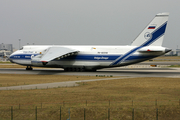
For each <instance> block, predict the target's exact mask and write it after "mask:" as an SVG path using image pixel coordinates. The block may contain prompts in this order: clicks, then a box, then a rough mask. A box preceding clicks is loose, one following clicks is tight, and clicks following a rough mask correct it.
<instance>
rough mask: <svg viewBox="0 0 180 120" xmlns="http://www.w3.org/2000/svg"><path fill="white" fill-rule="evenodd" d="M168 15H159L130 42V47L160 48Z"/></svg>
mask: <svg viewBox="0 0 180 120" xmlns="http://www.w3.org/2000/svg"><path fill="white" fill-rule="evenodd" d="M168 17H169V13H159V14H157V15H156V16H155V18H154V19H153V20H152V21H151V22H150V24H149V25H148V26H147V27H146V28H145V29H144V30H143V31H142V32H141V33H140V34H139V36H138V37H137V38H136V39H135V40H134V41H133V42H132V44H131V46H162V42H163V38H164V34H165V30H166V26H167V21H168Z"/></svg>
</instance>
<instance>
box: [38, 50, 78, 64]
mask: <svg viewBox="0 0 180 120" xmlns="http://www.w3.org/2000/svg"><path fill="white" fill-rule="evenodd" d="M77 52H79V51H78V50H74V49H70V48H66V47H49V48H48V49H47V50H46V52H45V53H44V54H43V55H42V57H41V59H40V61H41V62H49V61H51V60H53V59H55V58H62V57H66V56H70V55H73V54H74V53H77Z"/></svg>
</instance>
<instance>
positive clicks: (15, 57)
mask: <svg viewBox="0 0 180 120" xmlns="http://www.w3.org/2000/svg"><path fill="white" fill-rule="evenodd" d="M52 46H55V47H66V48H70V49H76V50H78V51H79V52H78V53H77V54H74V55H71V56H66V57H64V58H61V59H53V60H52V61H49V62H48V63H47V64H43V63H42V62H41V61H39V63H38V64H33V58H34V57H35V56H37V55H43V54H44V52H45V50H47V49H48V48H49V47H52ZM56 52H58V51H56ZM166 52H167V50H166V48H164V47H161V46H147V47H137V46H94V45H91V46H75V45H73V46H70V45H69V46H58V45H33V46H24V47H23V49H20V50H17V51H16V52H14V53H13V54H11V56H10V57H9V59H10V61H11V62H13V63H17V64H20V65H25V66H39V67H59V68H68V67H69V68H82V67H83V68H85V69H89V70H91V69H100V68H105V67H116V66H125V65H130V64H134V63H138V62H142V61H145V60H148V59H152V58H154V57H157V56H160V55H163V54H165V53H166Z"/></svg>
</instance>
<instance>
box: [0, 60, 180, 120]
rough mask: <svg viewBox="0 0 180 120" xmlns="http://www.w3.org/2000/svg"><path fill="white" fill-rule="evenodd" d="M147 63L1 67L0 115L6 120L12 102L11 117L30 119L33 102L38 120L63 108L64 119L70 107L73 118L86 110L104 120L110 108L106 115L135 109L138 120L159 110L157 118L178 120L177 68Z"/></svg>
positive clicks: (148, 119) (179, 85)
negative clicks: (74, 68)
mask: <svg viewBox="0 0 180 120" xmlns="http://www.w3.org/2000/svg"><path fill="white" fill-rule="evenodd" d="M151 62H152V61H151ZM156 62H159V61H156ZM166 62H168V63H169V61H165V63H166ZM173 62H174V61H173ZM175 62H178V60H176V61H175ZM161 63H162V62H161ZM171 63H172V62H171ZM150 64H151V63H150ZM163 64H164V63H163ZM153 65H154V63H153ZM177 65H178V64H177ZM2 66H4V67H2ZM7 66H8V67H7ZM12 66H13V67H12ZM147 66H148V64H145V65H140V66H139V65H135V66H131V67H124V68H109V69H101V70H98V71H97V72H64V71H63V69H47V68H34V70H32V71H26V70H25V67H22V66H17V65H14V64H11V65H9V64H4V65H0V89H1V90H0V96H1V99H0V103H1V104H0V119H2V120H6V119H10V118H11V116H10V109H9V108H10V106H13V109H14V110H15V111H14V116H15V118H14V119H22V118H23V119H28V120H30V119H32V120H34V118H35V116H36V115H35V112H34V111H35V109H34V108H35V106H37V107H38V115H37V117H38V120H44V119H54V120H55V119H59V112H60V111H59V107H60V106H61V107H62V111H61V112H62V116H61V117H62V119H67V118H68V110H69V108H70V109H71V118H72V119H74V120H79V119H83V114H84V108H85V109H86V119H87V120H92V119H98V120H104V119H107V116H108V112H107V111H108V109H110V119H115V120H116V119H125V120H130V119H132V108H134V113H135V114H134V119H136V120H143V119H144V120H145V119H146V120H152V119H156V117H157V116H156V113H157V112H156V111H157V109H158V110H159V111H158V118H159V120H171V119H173V120H178V119H179V118H180V115H179V112H180V101H179V99H180V98H179V96H180V68H179V67H164V66H162V67H160V66H158V67H147ZM90 81H91V82H90ZM68 85H69V86H71V87H69V86H68ZM13 87H14V88H13ZM43 87H44V88H43ZM12 88H13V89H15V90H13V89H12ZM50 88H51V89H50ZM25 89H26V90H25ZM27 89H29V90H27ZM31 89H32V90H31Z"/></svg>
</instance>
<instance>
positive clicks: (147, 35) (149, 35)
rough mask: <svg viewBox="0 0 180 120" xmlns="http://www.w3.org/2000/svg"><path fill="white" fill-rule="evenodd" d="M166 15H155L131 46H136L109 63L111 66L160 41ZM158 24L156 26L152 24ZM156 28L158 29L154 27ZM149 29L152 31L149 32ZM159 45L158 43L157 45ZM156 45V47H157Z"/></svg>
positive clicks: (165, 22)
mask: <svg viewBox="0 0 180 120" xmlns="http://www.w3.org/2000/svg"><path fill="white" fill-rule="evenodd" d="M168 15H169V14H168V13H162V14H157V15H156V17H155V18H154V19H153V20H152V22H151V23H150V24H149V25H148V26H147V27H146V29H144V31H143V32H142V33H141V34H140V35H139V36H138V37H137V38H136V39H135V40H134V41H133V43H132V46H137V47H135V48H134V49H132V50H130V51H129V52H127V53H126V54H124V55H122V56H120V57H118V58H117V59H116V60H114V61H113V62H112V63H111V66H114V65H118V64H120V63H122V62H123V61H125V60H126V59H128V58H129V57H130V56H131V55H132V54H133V53H135V52H136V51H137V50H139V49H141V48H142V47H145V46H150V45H152V44H153V43H154V42H156V41H162V40H163V36H164V33H165V30H166V26H167V20H168ZM156 22H157V23H159V24H158V25H160V26H158V25H157V24H154V23H156ZM156 26H158V27H156ZM149 29H154V30H153V31H150V30H149ZM158 44H159V43H158ZM158 44H157V45H158Z"/></svg>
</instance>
